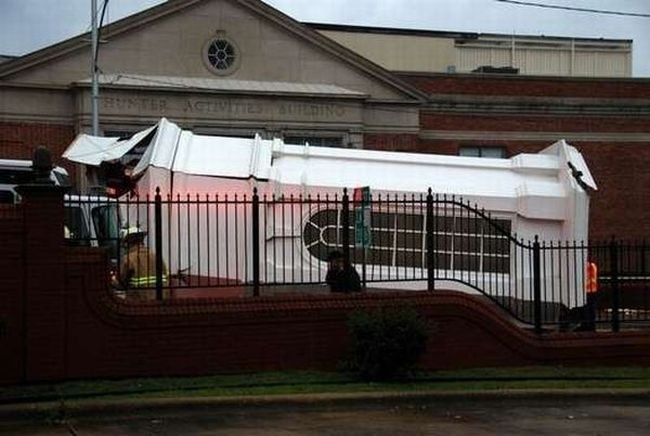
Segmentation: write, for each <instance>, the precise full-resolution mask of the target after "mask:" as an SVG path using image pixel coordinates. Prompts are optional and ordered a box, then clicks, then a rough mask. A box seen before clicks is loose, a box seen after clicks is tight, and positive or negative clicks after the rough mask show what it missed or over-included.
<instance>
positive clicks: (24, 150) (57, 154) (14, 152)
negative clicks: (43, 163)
mask: <svg viewBox="0 0 650 436" xmlns="http://www.w3.org/2000/svg"><path fill="white" fill-rule="evenodd" d="M74 137H75V130H74V127H73V126H72V125H64V124H46V123H21V122H0V159H31V158H32V157H33V155H34V150H36V147H37V146H39V145H46V146H47V147H48V148H49V149H50V151H51V152H52V157H53V159H54V163H55V164H56V165H60V166H62V167H64V168H66V169H67V170H68V171H69V172H70V173H71V175H73V174H72V173H73V172H74V166H73V165H70V164H69V163H67V162H65V161H64V160H63V159H61V155H62V154H63V152H64V151H65V149H66V148H67V147H68V145H70V143H71V142H72V140H73V139H74Z"/></svg>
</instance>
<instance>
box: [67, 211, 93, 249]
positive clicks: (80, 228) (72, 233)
mask: <svg viewBox="0 0 650 436" xmlns="http://www.w3.org/2000/svg"><path fill="white" fill-rule="evenodd" d="M64 224H65V226H66V228H67V232H65V234H66V237H67V239H69V242H71V243H73V244H75V245H90V233H89V231H88V223H86V220H85V219H84V215H83V211H82V210H81V208H80V207H75V206H66V208H65V221H64Z"/></svg>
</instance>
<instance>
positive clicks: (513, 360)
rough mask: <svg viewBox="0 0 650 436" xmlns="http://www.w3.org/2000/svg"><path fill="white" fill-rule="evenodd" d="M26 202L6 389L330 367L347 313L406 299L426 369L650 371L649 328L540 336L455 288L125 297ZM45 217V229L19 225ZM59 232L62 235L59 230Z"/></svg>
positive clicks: (40, 206)
mask: <svg viewBox="0 0 650 436" xmlns="http://www.w3.org/2000/svg"><path fill="white" fill-rule="evenodd" d="M23 195H24V197H25V198H26V200H25V204H24V205H23V206H22V211H19V210H8V211H7V212H4V213H1V212H2V211H4V210H6V209H2V210H0V234H2V236H4V237H6V243H4V244H2V245H0V254H2V255H3V256H7V258H8V259H12V260H11V262H10V263H5V262H3V263H2V264H0V265H2V267H1V268H2V271H0V272H2V273H3V274H2V275H1V276H0V283H2V284H3V285H4V286H3V287H2V288H1V291H0V299H1V301H0V302H2V303H3V304H2V305H0V317H2V318H3V319H5V320H8V322H7V323H6V324H7V326H8V327H7V328H6V329H5V332H4V333H3V335H2V336H0V355H2V356H3V359H0V383H2V384H10V383H18V382H36V381H55V380H66V379H79V378H99V377H101V378H120V377H134V376H162V375H199V374H211V373H224V372H242V371H258V370H282V369H328V370H333V369H335V367H336V364H337V362H338V361H339V359H340V358H341V357H342V356H343V353H344V351H345V347H346V341H347V333H346V332H347V330H346V320H347V317H348V315H349V314H350V313H351V312H352V311H354V310H358V309H368V308H377V307H383V306H395V305H399V304H408V305H411V306H413V307H415V308H416V309H417V310H418V311H420V312H421V313H422V314H423V315H424V316H426V317H427V318H428V319H429V320H430V323H431V327H432V333H433V334H432V337H431V340H430V343H429V344H428V351H427V353H426V355H425V356H424V358H423V360H422V365H423V366H424V367H427V368H458V367H476V366H481V367H484V366H512V365H529V364H567V365H606V364H620V363H621V362H625V364H627V365H632V364H639V365H647V364H650V335H648V334H647V333H643V332H623V333H619V334H602V333H575V334H563V335H558V334H548V335H545V336H543V337H541V338H540V337H537V336H534V335H533V334H531V333H529V332H526V331H524V330H521V329H520V328H519V327H517V326H515V325H514V324H512V323H511V322H510V321H508V319H507V318H506V317H504V316H503V313H502V312H501V311H500V309H498V308H497V307H496V306H494V305H493V304H490V303H489V302H488V300H486V299H483V298H479V297H473V296H469V295H467V294H461V293H455V292H444V291H437V292H435V293H428V292H402V293H399V292H396V293H371V294H353V295H342V294H331V295H319V296H277V297H263V298H253V297H250V298H238V299H225V300H168V301H163V302H160V303H159V302H155V301H148V302H137V303H136V302H129V301H125V300H122V299H120V298H117V297H116V296H114V295H113V294H112V293H111V292H110V290H109V288H108V281H109V280H108V274H107V266H108V257H107V255H106V253H105V251H103V250H101V249H92V248H84V247H64V246H63V238H62V232H60V230H61V227H62V222H61V217H60V210H61V194H60V193H57V192H53V193H52V194H51V195H49V194H47V192H44V191H42V190H40V191H39V190H32V191H31V192H30V191H28V190H27V191H23ZM30 198H31V200H37V201H31V200H30ZM48 209H51V210H50V211H49V212H48ZM39 222H40V225H41V226H42V229H41V230H40V231H39V232H33V233H32V234H27V233H25V232H20V233H19V232H18V231H16V230H15V229H18V228H21V229H22V228H23V227H24V226H27V225H29V226H36V225H39ZM21 223H22V226H21ZM55 230H56V233H57V234H58V236H55V235H52V234H50V233H51V232H52V231H55ZM31 275H36V276H37V277H31V278H30V276H31ZM19 301H24V302H25V305H24V306H21V304H19ZM21 325H24V326H25V328H24V329H21V327H20V326H21ZM622 345H624V346H622Z"/></svg>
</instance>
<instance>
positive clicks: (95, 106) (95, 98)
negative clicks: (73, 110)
mask: <svg viewBox="0 0 650 436" xmlns="http://www.w3.org/2000/svg"><path fill="white" fill-rule="evenodd" d="M90 7H91V11H90V13H91V17H90V22H91V26H92V32H91V33H92V44H91V45H92V54H91V66H90V74H91V78H92V93H91V97H90V102H91V107H92V119H93V136H99V84H98V83H97V45H98V44H99V41H98V38H97V0H91V6H90Z"/></svg>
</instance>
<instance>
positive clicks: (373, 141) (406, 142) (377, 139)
mask: <svg viewBox="0 0 650 436" xmlns="http://www.w3.org/2000/svg"><path fill="white" fill-rule="evenodd" d="M363 148H367V149H371V150H384V151H405V152H417V151H420V150H421V147H420V139H419V137H418V135H417V134H409V133H399V134H394V133H366V134H365V135H364V137H363Z"/></svg>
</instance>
